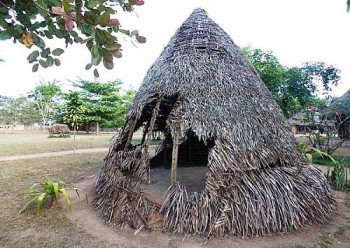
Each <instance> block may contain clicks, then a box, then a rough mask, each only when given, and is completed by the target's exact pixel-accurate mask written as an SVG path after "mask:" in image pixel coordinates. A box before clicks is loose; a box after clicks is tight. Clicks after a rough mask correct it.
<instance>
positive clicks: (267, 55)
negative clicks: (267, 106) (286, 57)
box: [242, 47, 285, 97]
mask: <svg viewBox="0 0 350 248" xmlns="http://www.w3.org/2000/svg"><path fill="white" fill-rule="evenodd" d="M242 52H243V53H244V55H245V56H246V57H247V58H248V59H249V61H250V62H251V63H252V64H253V66H254V67H255V69H256V70H257V72H258V73H259V76H260V78H261V80H262V81H263V82H264V83H265V85H266V87H267V88H268V89H269V91H270V92H271V93H272V95H273V96H274V97H276V96H277V94H278V92H279V88H280V86H281V85H282V84H283V80H284V71H285V68H284V67H283V66H282V65H281V64H280V62H279V61H278V59H277V57H276V56H275V55H273V53H272V52H271V51H263V50H260V49H252V48H251V47H245V48H243V49H242Z"/></svg>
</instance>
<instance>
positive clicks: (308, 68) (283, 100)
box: [242, 47, 340, 118]
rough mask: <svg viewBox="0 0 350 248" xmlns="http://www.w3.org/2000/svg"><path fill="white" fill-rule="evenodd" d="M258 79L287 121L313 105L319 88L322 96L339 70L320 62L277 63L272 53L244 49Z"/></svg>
mask: <svg viewBox="0 0 350 248" xmlns="http://www.w3.org/2000/svg"><path fill="white" fill-rule="evenodd" d="M242 51H243V53H244V54H245V55H246V57H247V58H248V59H249V60H250V62H251V63H252V64H253V66H254V67H255V69H256V70H257V72H258V74H259V76H260V78H261V79H262V81H263V82H264V83H265V85H266V87H267V88H268V89H269V91H270V92H271V93H272V95H273V96H274V98H275V100H276V102H277V103H278V104H279V106H280V107H281V109H282V111H283V113H284V114H285V116H286V117H287V118H289V117H290V116H291V114H293V113H294V112H296V111H298V110H300V109H305V108H306V107H307V106H308V105H310V104H312V103H313V101H314V100H315V98H316V94H317V93H320V91H321V88H322V91H323V92H324V93H327V92H328V91H330V90H331V88H330V86H331V85H337V84H338V82H339V81H340V76H339V73H340V71H339V70H338V69H337V68H335V67H333V66H331V65H326V64H325V63H323V62H308V63H305V64H303V65H302V66H300V67H296V66H294V67H287V66H283V65H281V64H280V63H279V61H278V59H277V58H276V57H275V56H274V55H273V53H272V52H271V51H262V50H260V49H252V48H249V47H248V48H243V49H242Z"/></svg>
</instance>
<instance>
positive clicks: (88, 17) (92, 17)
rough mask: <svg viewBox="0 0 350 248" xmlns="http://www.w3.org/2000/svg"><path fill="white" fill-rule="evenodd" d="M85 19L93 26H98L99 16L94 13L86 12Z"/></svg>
mask: <svg viewBox="0 0 350 248" xmlns="http://www.w3.org/2000/svg"><path fill="white" fill-rule="evenodd" d="M84 19H85V21H87V22H88V23H90V24H92V25H96V24H97V23H98V15H96V14H94V13H93V12H92V11H86V12H85V13H84Z"/></svg>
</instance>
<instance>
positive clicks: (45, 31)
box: [44, 30, 53, 39]
mask: <svg viewBox="0 0 350 248" xmlns="http://www.w3.org/2000/svg"><path fill="white" fill-rule="evenodd" d="M44 34H45V35H46V37H47V38H49V39H52V38H53V36H52V34H51V33H50V32H49V31H47V30H44Z"/></svg>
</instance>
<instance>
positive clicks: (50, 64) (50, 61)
mask: <svg viewBox="0 0 350 248" xmlns="http://www.w3.org/2000/svg"><path fill="white" fill-rule="evenodd" d="M53 63H54V61H53V58H52V57H51V56H48V57H47V59H46V64H47V66H48V67H51V66H53Z"/></svg>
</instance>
